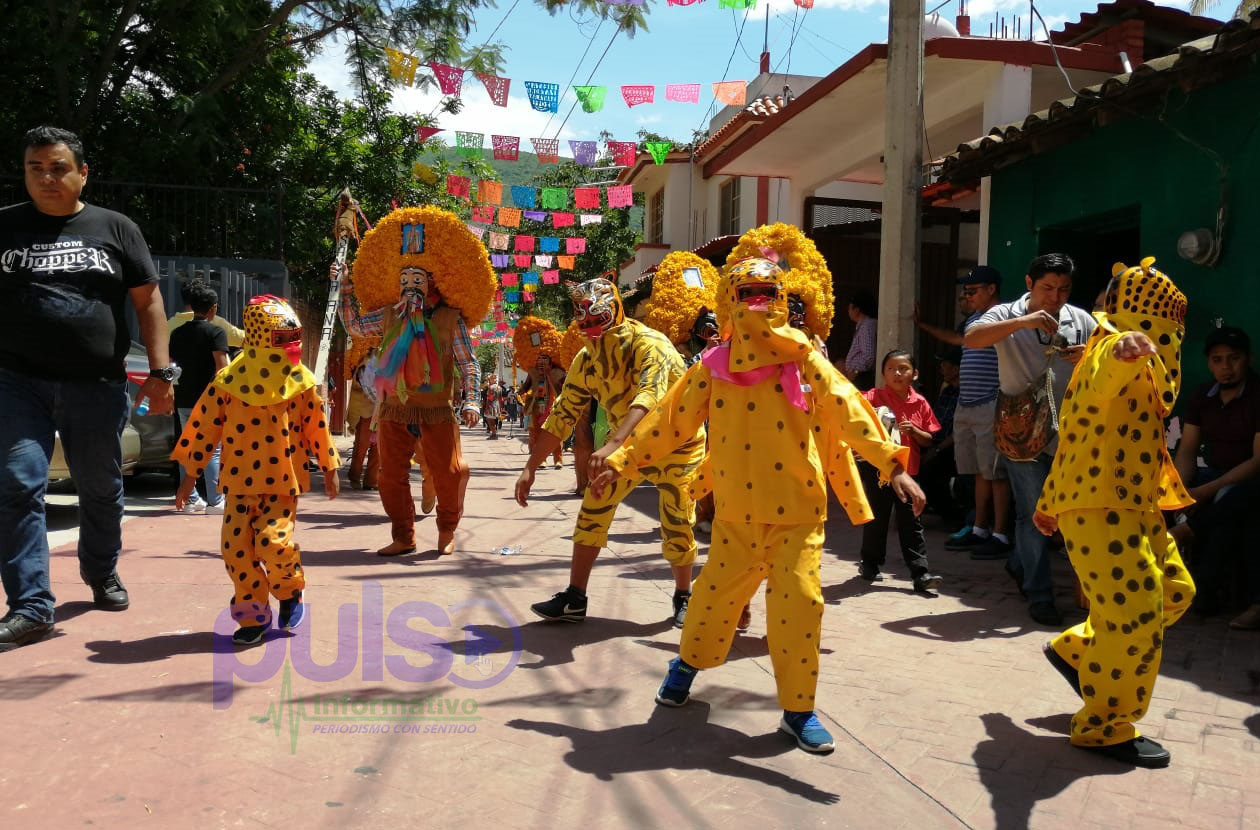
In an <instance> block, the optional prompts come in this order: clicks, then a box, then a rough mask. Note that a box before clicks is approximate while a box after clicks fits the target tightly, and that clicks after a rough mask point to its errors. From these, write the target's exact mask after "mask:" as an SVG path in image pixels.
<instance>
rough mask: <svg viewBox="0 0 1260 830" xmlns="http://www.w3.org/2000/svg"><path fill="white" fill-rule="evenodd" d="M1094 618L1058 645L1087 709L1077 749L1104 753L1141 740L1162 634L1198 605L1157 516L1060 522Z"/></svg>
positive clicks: (1078, 721) (1106, 515)
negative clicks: (1103, 747)
mask: <svg viewBox="0 0 1260 830" xmlns="http://www.w3.org/2000/svg"><path fill="white" fill-rule="evenodd" d="M1059 529H1060V530H1061V531H1062V532H1063V538H1064V540H1065V541H1066V542H1067V549H1068V555H1069V556H1070V557H1071V560H1072V567H1073V568H1074V569H1075V570H1076V575H1077V577H1078V578H1079V579H1080V581H1081V588H1082V590H1084V592H1085V594H1086V596H1088V597H1089V618H1088V619H1086V620H1085V622H1083V623H1081V624H1080V625H1074V626H1072V627H1071V628H1069V629H1068V630H1067V631H1064V632H1063V633H1062V634H1060V635H1059V636H1058V637H1056V638H1055V639H1054V641H1053V642H1052V643H1051V645H1052V646H1053V647H1054V650H1055V651H1056V652H1058V654H1059V656H1060V657H1062V658H1063V659H1064V660H1066V661H1068V663H1070V664H1071V665H1072V666H1074V667H1076V669H1077V670H1078V671H1079V672H1080V678H1081V688H1080V692H1081V697H1082V699H1083V700H1084V701H1085V705H1084V706H1082V707H1081V710H1080V711H1079V712H1077V713H1076V715H1075V717H1073V718H1072V732H1071V737H1072V743H1074V744H1078V745H1080V746H1099V745H1110V744H1117V743H1123V742H1124V741H1127V740H1130V739H1131V738H1134V737H1136V736H1137V730H1136V729H1135V728H1134V726H1133V725H1134V723H1135V722H1137V721H1138V720H1140V719H1141V718H1142V716H1143V715H1145V714H1146V709H1147V706H1148V705H1149V704H1150V700H1151V691H1152V690H1153V689H1154V688H1155V676H1156V675H1157V674H1158V673H1159V660H1160V655H1161V653H1162V651H1163V645H1164V629H1165V628H1167V627H1168V626H1170V625H1172V624H1173V623H1175V622H1176V621H1177V620H1178V619H1180V617H1181V615H1182V614H1184V613H1185V611H1186V608H1187V607H1189V605H1190V600H1191V599H1193V598H1194V582H1193V581H1191V579H1190V574H1189V572H1188V571H1186V566H1185V565H1184V564H1182V562H1181V555H1180V554H1179V553H1178V552H1177V543H1176V542H1174V541H1173V538H1172V537H1171V536H1169V535H1168V530H1167V528H1166V527H1165V526H1164V517H1163V516H1162V515H1161V514H1160V513H1159V512H1142V511H1137V510H1106V509H1089V510H1070V511H1068V512H1066V513H1063V514H1062V515H1060V516H1059Z"/></svg>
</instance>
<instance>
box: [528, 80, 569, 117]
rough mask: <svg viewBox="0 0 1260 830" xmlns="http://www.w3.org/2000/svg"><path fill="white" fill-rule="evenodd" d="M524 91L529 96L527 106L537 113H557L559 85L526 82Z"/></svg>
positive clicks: (558, 108) (558, 107)
mask: <svg viewBox="0 0 1260 830" xmlns="http://www.w3.org/2000/svg"><path fill="white" fill-rule="evenodd" d="M525 91H526V92H527V93H528V94H529V105H530V106H531V107H533V108H534V109H536V110H538V111H539V112H559V110H560V84H549V83H544V82H543V81H526V82H525Z"/></svg>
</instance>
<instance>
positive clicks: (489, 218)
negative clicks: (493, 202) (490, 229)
mask: <svg viewBox="0 0 1260 830" xmlns="http://www.w3.org/2000/svg"><path fill="white" fill-rule="evenodd" d="M472 220H473V221H474V222H481V223H483V224H486V225H493V224H494V208H493V207H491V206H490V205H473V209H472Z"/></svg>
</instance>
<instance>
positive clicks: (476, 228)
mask: <svg viewBox="0 0 1260 830" xmlns="http://www.w3.org/2000/svg"><path fill="white" fill-rule="evenodd" d="M468 230H470V231H472V235H473V236H475V237H477V238H478V239H485V238H486V226H485V225H473V224H471V223H469V224H468Z"/></svg>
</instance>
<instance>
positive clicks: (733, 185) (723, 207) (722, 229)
mask: <svg viewBox="0 0 1260 830" xmlns="http://www.w3.org/2000/svg"><path fill="white" fill-rule="evenodd" d="M718 204H719V207H720V213H719V218H718V235H719V236H721V235H724V234H732V233H739V232H740V230H741V228H740V225H739V179H738V178H734V179H730V180H729V181H727V182H726V183H725V184H723V185H722V186H721V188H719V189H718Z"/></svg>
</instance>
